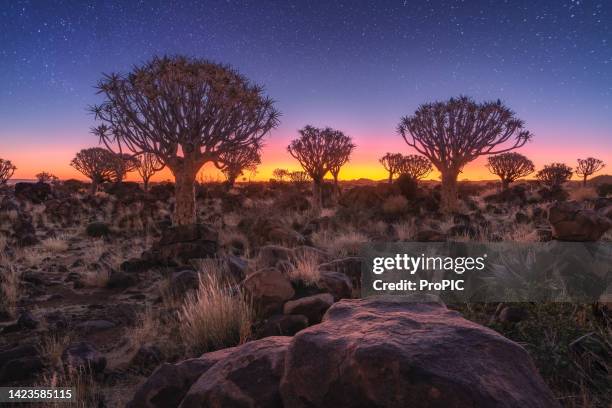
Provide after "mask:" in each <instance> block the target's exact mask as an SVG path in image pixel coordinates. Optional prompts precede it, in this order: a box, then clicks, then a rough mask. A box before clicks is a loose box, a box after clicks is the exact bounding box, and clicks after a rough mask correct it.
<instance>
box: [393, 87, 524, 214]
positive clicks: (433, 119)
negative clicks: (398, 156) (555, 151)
mask: <svg viewBox="0 0 612 408" xmlns="http://www.w3.org/2000/svg"><path fill="white" fill-rule="evenodd" d="M398 132H399V133H400V134H401V136H402V137H403V138H404V141H405V142H406V143H407V144H408V146H411V147H412V148H414V149H415V150H416V151H417V152H418V153H420V154H422V155H424V156H425V157H427V158H428V159H429V160H430V161H431V162H432V164H433V165H434V166H435V167H436V168H437V169H438V170H439V171H440V173H441V180H442V191H441V193H442V194H441V195H442V203H441V204H442V209H443V210H444V211H446V212H449V211H453V210H454V209H455V208H456V205H457V177H458V175H459V173H460V172H461V171H462V169H463V167H464V166H465V165H466V164H467V163H469V162H471V161H472V160H474V159H476V158H477V157H479V156H482V155H489V154H499V153H504V152H507V151H510V150H513V149H516V148H518V147H521V146H523V145H524V144H525V143H527V141H529V140H530V139H531V137H532V135H531V133H529V131H527V130H525V129H524V127H523V121H521V120H520V119H518V118H516V117H515V114H514V112H512V111H511V110H510V109H509V108H507V107H506V106H505V105H503V104H502V103H501V101H497V102H484V103H476V102H474V101H473V100H472V99H471V98H468V97H465V96H461V97H459V98H451V99H450V100H448V101H446V102H435V103H427V104H424V105H421V106H419V108H418V109H417V110H416V112H415V113H414V115H412V116H406V117H403V118H402V119H401V121H400V124H399V125H398Z"/></svg>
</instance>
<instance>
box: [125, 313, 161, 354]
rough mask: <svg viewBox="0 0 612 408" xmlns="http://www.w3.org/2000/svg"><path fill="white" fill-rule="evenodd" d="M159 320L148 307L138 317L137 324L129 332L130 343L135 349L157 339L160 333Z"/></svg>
mask: <svg viewBox="0 0 612 408" xmlns="http://www.w3.org/2000/svg"><path fill="white" fill-rule="evenodd" d="M159 329H160V325H159V320H158V319H156V317H155V314H154V313H153V310H152V309H151V308H150V307H147V308H146V309H145V310H144V311H143V312H141V313H139V314H138V315H137V316H136V324H135V325H134V326H133V327H131V328H130V329H129V330H127V332H126V333H127V335H128V341H129V343H130V345H131V346H132V347H133V348H134V349H138V347H140V346H142V345H143V344H146V343H147V342H149V341H151V340H152V339H155V338H156V336H157V335H158V333H159Z"/></svg>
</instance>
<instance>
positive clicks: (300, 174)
mask: <svg viewBox="0 0 612 408" xmlns="http://www.w3.org/2000/svg"><path fill="white" fill-rule="evenodd" d="M289 180H291V182H292V183H295V184H304V183H308V182H309V181H310V176H309V175H308V173H306V172H305V171H292V172H291V173H289Z"/></svg>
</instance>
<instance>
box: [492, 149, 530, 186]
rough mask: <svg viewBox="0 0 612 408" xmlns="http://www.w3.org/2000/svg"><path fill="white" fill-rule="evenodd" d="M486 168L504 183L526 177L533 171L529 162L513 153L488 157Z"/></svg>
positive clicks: (520, 155) (518, 154)
mask: <svg viewBox="0 0 612 408" xmlns="http://www.w3.org/2000/svg"><path fill="white" fill-rule="evenodd" d="M486 167H487V169H489V171H490V172H491V173H492V174H495V175H496V176H498V177H499V178H500V179H501V180H502V181H503V182H506V183H512V182H513V181H515V180H517V179H519V178H521V177H525V176H528V175H530V174H531V173H533V172H534V170H535V166H534V165H533V162H532V161H531V160H529V159H528V158H527V157H525V156H523V155H522V154H520V153H515V152H512V153H502V154H498V155H496V156H490V157H489V158H488V160H487V165H486Z"/></svg>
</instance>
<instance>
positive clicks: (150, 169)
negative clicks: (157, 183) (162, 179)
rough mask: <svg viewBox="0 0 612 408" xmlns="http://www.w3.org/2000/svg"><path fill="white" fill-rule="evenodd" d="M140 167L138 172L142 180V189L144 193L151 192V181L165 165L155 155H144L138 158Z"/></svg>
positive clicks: (137, 168) (137, 167) (137, 169)
mask: <svg viewBox="0 0 612 408" xmlns="http://www.w3.org/2000/svg"><path fill="white" fill-rule="evenodd" d="M136 160H138V165H137V166H136V171H137V172H138V175H139V176H140V178H141V179H142V187H143V189H144V191H149V180H151V177H153V175H154V174H155V173H157V172H158V171H160V170H161V169H163V168H164V165H163V164H162V163H161V162H160V161H159V159H158V158H157V156H156V155H154V154H153V153H142V154H139V155H138V156H136Z"/></svg>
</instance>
